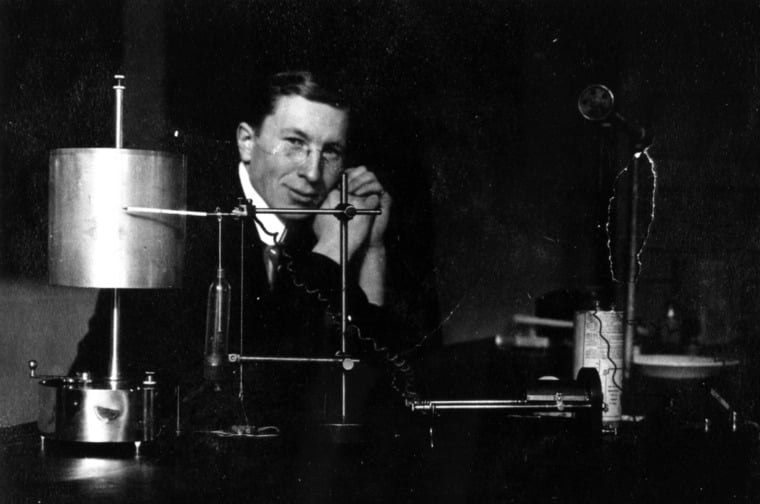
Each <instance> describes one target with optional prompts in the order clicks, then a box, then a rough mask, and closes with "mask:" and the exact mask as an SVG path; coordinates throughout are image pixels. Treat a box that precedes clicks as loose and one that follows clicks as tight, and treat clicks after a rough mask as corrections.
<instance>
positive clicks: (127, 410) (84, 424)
mask: <svg viewBox="0 0 760 504" xmlns="http://www.w3.org/2000/svg"><path fill="white" fill-rule="evenodd" d="M39 392H40V412H39V416H38V419H37V428H38V429H39V431H40V433H41V434H42V435H43V436H44V437H46V438H48V439H52V440H58V441H74V442H83V443H139V442H142V441H152V440H153V439H154V438H155V424H156V420H155V417H154V401H155V394H156V389H155V388H154V387H152V386H142V385H140V384H134V383H132V384H130V383H129V382H118V383H113V382H109V381H104V382H98V383H92V382H88V383H81V382H71V381H69V380H68V379H65V378H62V379H51V380H42V381H40V390H39ZM136 449H138V450H139V448H137V445H136Z"/></svg>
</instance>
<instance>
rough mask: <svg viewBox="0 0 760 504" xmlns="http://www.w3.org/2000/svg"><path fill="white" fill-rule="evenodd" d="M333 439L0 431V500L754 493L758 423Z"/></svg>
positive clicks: (398, 432)
mask: <svg viewBox="0 0 760 504" xmlns="http://www.w3.org/2000/svg"><path fill="white" fill-rule="evenodd" d="M409 420H410V424H409V425H405V426H403V427H402V428H400V429H387V430H386V432H384V433H382V434H380V433H377V432H374V433H370V434H369V436H368V437H367V438H365V441H364V442H362V443H349V444H336V443H332V442H329V441H328V440H327V438H328V436H326V435H325V433H324V432H321V431H320V429H319V428H315V429H314V430H313V431H309V432H308V433H304V434H303V435H301V434H299V435H293V436H288V435H283V436H281V437H279V438H268V439H250V438H245V439H241V438H220V437H216V436H211V435H208V434H194V435H188V436H183V437H179V438H175V437H170V438H167V439H165V440H161V441H159V442H153V443H150V444H148V445H143V447H142V448H141V454H139V455H135V453H134V447H133V446H132V444H125V445H118V446H112V445H107V446H102V445H78V444H70V443H61V442H52V441H51V440H45V443H44V448H43V445H42V444H41V442H40V436H39V435H38V433H37V431H36V427H35V425H34V424H25V425H20V426H16V427H12V428H6V429H3V430H1V431H0V441H1V442H2V445H1V446H2V448H1V449H2V452H1V455H0V502H10V503H15V502H38V503H47V502H51V503H57V502H109V503H121V502H124V503H127V502H129V503H152V502H233V501H238V500H240V501H245V500H251V501H253V500H256V501H263V502H270V501H279V502H432V501H435V502H475V501H477V502H602V501H604V502H661V501H666V500H667V501H668V502H758V500H756V499H758V498H760V478H759V477H758V470H757V460H756V457H755V455H756V451H757V443H756V437H757V435H756V433H755V432H753V431H746V432H739V433H730V432H724V433H714V432H713V433H708V434H705V433H704V432H699V431H695V430H690V429H676V430H670V431H667V432H666V431H660V430H659V429H654V428H652V426H646V425H645V424H639V425H630V426H625V427H624V428H621V430H620V431H619V432H618V434H617V435H608V436H602V437H601V438H595V437H594V436H588V435H587V433H579V432H575V431H574V430H573V429H572V428H570V424H571V422H569V421H567V420H561V421H556V422H555V421H548V422H547V421H545V420H543V419H542V420H537V419H514V418H504V417H503V416H502V417H499V416H498V415H485V416H484V415H482V414H479V413H478V414H472V413H468V414H464V415H458V414H455V415H447V416H446V417H445V418H443V417H441V418H439V419H438V420H437V421H436V424H435V429H434V444H435V446H434V447H431V446H430V438H429V432H427V430H428V427H429V425H430V424H429V423H428V421H427V420H428V419H427V418H426V419H425V421H422V422H420V421H419V417H416V418H410V419H409Z"/></svg>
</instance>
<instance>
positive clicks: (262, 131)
mask: <svg viewBox="0 0 760 504" xmlns="http://www.w3.org/2000/svg"><path fill="white" fill-rule="evenodd" d="M347 131H348V113H347V112H346V111H345V110H341V109H338V108H335V107H332V106H330V105H326V104H324V103H319V102H314V101H310V100H307V99H306V98H303V97H302V96H283V97H281V98H279V99H278V101H277V103H276V104H275V108H274V112H273V113H272V114H270V115H268V116H267V117H266V118H265V119H264V121H263V122H262V124H261V127H260V128H259V130H258V131H256V130H254V129H253V128H252V127H251V126H250V125H248V124H246V123H242V124H240V126H239V127H238V148H239V150H240V158H241V160H242V161H243V162H244V163H246V167H247V169H248V175H249V177H250V179H251V184H252V185H253V187H254V188H255V189H256V191H257V192H258V193H259V194H260V195H261V197H262V198H264V201H266V202H267V204H268V205H269V206H270V207H272V208H307V209H308V208H319V206H320V205H321V204H322V202H323V201H324V199H325V198H326V197H327V193H328V192H329V191H330V190H331V189H333V188H334V187H335V186H336V185H337V183H338V181H339V179H340V174H341V171H342V168H343V164H342V153H343V152H344V151H345V148H346V135H347ZM299 151H300V154H301V155H300V157H299V156H298V155H294V154H293V153H294V152H296V153H297V152H299ZM304 151H309V153H308V155H304ZM336 159H337V160H338V161H337V162H336ZM280 217H281V218H282V219H293V220H295V219H304V218H307V217H308V215H297V214H293V215H290V214H286V215H281V216H280Z"/></svg>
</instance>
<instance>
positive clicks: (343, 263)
mask: <svg viewBox="0 0 760 504" xmlns="http://www.w3.org/2000/svg"><path fill="white" fill-rule="evenodd" d="M347 201H348V174H347V173H345V172H344V173H343V174H342V176H341V191H340V203H339V204H338V206H337V207H335V208H333V209H292V208H257V207H255V206H252V205H250V204H249V205H247V206H246V205H242V206H239V207H237V208H236V209H234V210H233V211H232V212H219V211H217V212H201V211H189V210H170V209H161V208H146V207H125V208H124V211H125V212H128V213H154V214H170V215H183V216H188V217H216V218H217V219H220V220H221V219H225V218H232V219H241V218H245V217H248V216H249V210H248V209H249V208H250V209H251V210H250V211H251V212H252V214H253V215H256V214H275V215H288V214H290V215H293V214H299V215H304V214H305V215H334V216H335V217H336V218H337V219H339V220H340V251H339V252H340V256H339V257H340V283H341V292H340V331H341V342H340V353H339V354H338V355H339V356H337V357H283V356H255V355H253V356H249V355H242V354H229V356H228V359H229V362H231V363H238V364H240V366H242V365H243V364H246V363H253V362H283V363H321V364H340V365H341V368H342V370H341V418H340V422H337V423H330V424H325V425H326V426H327V427H328V428H330V429H335V430H337V431H342V430H351V429H355V428H357V427H358V424H355V423H350V422H349V421H348V420H349V414H348V398H347V396H348V394H347V389H348V383H347V373H348V371H351V370H352V369H353V367H354V365H355V364H356V363H358V362H360V360H359V359H356V358H353V357H351V356H350V355H348V348H347V332H348V288H347V285H348V261H347V257H348V221H349V220H351V219H353V218H354V217H355V216H357V215H379V214H380V213H382V210H379V209H377V210H365V209H358V208H356V207H354V206H353V205H351V204H349V203H348V202H347ZM220 241H221V237H220ZM241 351H242V348H241ZM241 371H242V369H241ZM241 387H242V385H241ZM355 437H356V435H355V434H349V435H348V436H344V434H342V433H340V432H337V433H335V435H334V438H335V439H336V440H338V441H340V440H343V439H349V438H350V439H353V438H355Z"/></svg>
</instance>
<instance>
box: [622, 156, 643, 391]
mask: <svg viewBox="0 0 760 504" xmlns="http://www.w3.org/2000/svg"><path fill="white" fill-rule="evenodd" d="M640 159H641V153H640V152H637V153H635V154H634V155H633V164H632V166H631V191H630V201H629V202H628V203H629V211H630V215H629V216H628V272H627V273H628V276H627V278H626V298H625V349H624V350H625V353H624V359H625V363H624V376H625V378H629V377H630V376H631V360H632V356H633V339H634V337H635V334H636V320H635V319H636V276H637V274H638V257H637V249H638V232H637V231H638V229H637V228H638V209H639V204H638V202H639V163H640Z"/></svg>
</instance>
